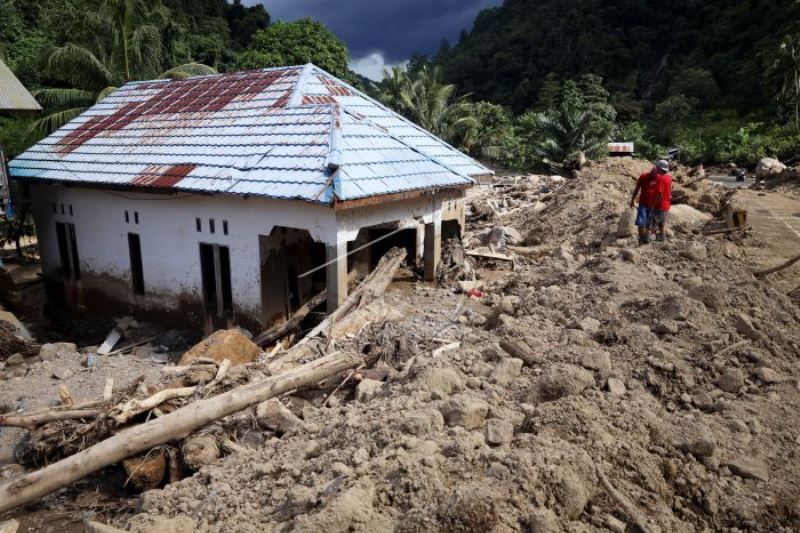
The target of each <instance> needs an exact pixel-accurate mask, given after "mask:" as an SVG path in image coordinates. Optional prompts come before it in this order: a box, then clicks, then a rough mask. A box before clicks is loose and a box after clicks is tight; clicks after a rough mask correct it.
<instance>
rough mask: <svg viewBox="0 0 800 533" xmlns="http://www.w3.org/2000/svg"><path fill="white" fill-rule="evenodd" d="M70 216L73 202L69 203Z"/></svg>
mask: <svg viewBox="0 0 800 533" xmlns="http://www.w3.org/2000/svg"><path fill="white" fill-rule="evenodd" d="M69 216H72V204H69Z"/></svg>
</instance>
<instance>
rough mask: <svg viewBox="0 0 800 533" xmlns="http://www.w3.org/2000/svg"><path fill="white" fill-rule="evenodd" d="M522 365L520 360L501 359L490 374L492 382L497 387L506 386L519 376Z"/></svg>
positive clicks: (511, 358)
mask: <svg viewBox="0 0 800 533" xmlns="http://www.w3.org/2000/svg"><path fill="white" fill-rule="evenodd" d="M523 364H524V363H523V361H522V359H516V358H514V357H508V358H506V359H501V360H500V362H498V363H497V366H495V368H494V372H492V377H491V379H492V381H493V382H494V383H496V384H498V385H508V384H509V383H511V382H512V381H513V380H514V378H516V377H518V376H519V375H520V372H521V371H522V365H523Z"/></svg>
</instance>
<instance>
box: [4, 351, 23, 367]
mask: <svg viewBox="0 0 800 533" xmlns="http://www.w3.org/2000/svg"><path fill="white" fill-rule="evenodd" d="M24 363H25V358H24V357H23V356H22V354H21V353H15V354H13V355H11V356H9V357H8V359H6V364H7V365H8V366H18V365H21V364H24Z"/></svg>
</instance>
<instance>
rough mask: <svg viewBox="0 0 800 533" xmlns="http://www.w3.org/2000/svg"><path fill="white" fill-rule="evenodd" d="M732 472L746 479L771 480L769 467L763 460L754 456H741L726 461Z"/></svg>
mask: <svg viewBox="0 0 800 533" xmlns="http://www.w3.org/2000/svg"><path fill="white" fill-rule="evenodd" d="M725 466H727V467H728V468H729V469H730V471H731V472H733V473H734V474H735V475H737V476H739V477H741V478H744V479H758V480H761V481H769V467H768V466H767V465H766V463H764V462H763V461H760V460H758V459H754V458H752V457H739V458H738V459H734V460H733V461H728V462H726V463H725Z"/></svg>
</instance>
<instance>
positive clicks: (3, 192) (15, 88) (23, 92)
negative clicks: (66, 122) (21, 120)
mask: <svg viewBox="0 0 800 533" xmlns="http://www.w3.org/2000/svg"><path fill="white" fill-rule="evenodd" d="M41 111H42V107H41V106H40V105H39V103H38V102H37V101H36V99H35V98H34V97H33V96H31V93H29V92H28V90H27V89H25V87H24V86H23V85H22V83H20V81H19V80H18V79H17V77H16V76H14V73H13V72H11V69H10V68H8V66H7V65H6V64H5V63H3V60H2V59H0V115H11V116H18V115H25V114H35V113H41ZM10 196H11V194H10V188H9V181H8V168H7V167H6V156H5V152H4V151H3V147H2V146H1V145H0V215H5V214H6V212H7V208H8V205H9V203H8V202H9V199H10Z"/></svg>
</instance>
